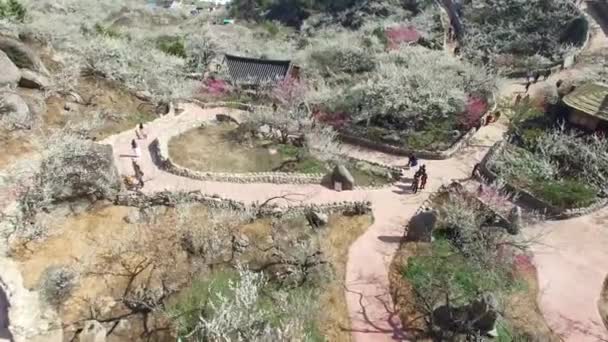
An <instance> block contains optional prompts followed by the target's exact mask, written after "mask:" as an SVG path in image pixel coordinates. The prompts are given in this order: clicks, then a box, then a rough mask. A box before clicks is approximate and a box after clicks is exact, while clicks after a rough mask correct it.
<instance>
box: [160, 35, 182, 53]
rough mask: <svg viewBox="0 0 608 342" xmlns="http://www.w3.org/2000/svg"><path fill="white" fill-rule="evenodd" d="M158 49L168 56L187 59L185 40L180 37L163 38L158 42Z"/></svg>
mask: <svg viewBox="0 0 608 342" xmlns="http://www.w3.org/2000/svg"><path fill="white" fill-rule="evenodd" d="M156 46H157V47H158V49H159V50H160V51H162V52H164V53H166V54H168V55H171V56H175V57H180V58H186V57H187V55H186V47H185V46H184V40H183V39H182V38H180V37H169V36H161V37H159V38H158V39H157V40H156Z"/></svg>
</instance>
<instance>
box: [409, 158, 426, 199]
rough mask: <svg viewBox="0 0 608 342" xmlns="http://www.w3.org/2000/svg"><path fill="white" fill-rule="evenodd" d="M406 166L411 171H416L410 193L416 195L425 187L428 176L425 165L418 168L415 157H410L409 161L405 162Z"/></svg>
mask: <svg viewBox="0 0 608 342" xmlns="http://www.w3.org/2000/svg"><path fill="white" fill-rule="evenodd" d="M407 166H408V167H410V168H411V169H414V170H416V172H415V173H414V179H413V181H412V192H413V193H415V194H416V193H418V190H422V189H424V188H425V187H426V181H427V179H428V174H427V173H426V165H422V166H420V168H418V169H416V168H417V167H418V158H416V156H415V155H413V154H412V155H410V157H409V160H408V162H407Z"/></svg>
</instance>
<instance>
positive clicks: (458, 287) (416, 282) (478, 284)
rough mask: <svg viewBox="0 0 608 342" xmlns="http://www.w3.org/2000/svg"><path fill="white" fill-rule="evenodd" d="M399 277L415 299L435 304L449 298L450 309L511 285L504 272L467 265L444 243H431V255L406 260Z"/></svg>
mask: <svg viewBox="0 0 608 342" xmlns="http://www.w3.org/2000/svg"><path fill="white" fill-rule="evenodd" d="M402 274H403V276H404V277H406V278H407V279H408V280H409V282H410V283H411V284H412V286H413V287H414V289H415V291H416V293H417V295H419V296H423V297H424V298H426V299H428V302H436V301H437V300H441V299H444V298H445V295H446V293H447V294H449V296H450V300H451V301H452V305H463V304H468V303H469V302H470V301H472V300H474V299H477V298H478V297H479V296H480V295H482V294H484V293H497V292H501V291H505V290H508V289H510V288H512V287H513V286H514V285H515V284H514V282H513V280H511V279H510V278H509V276H508V274H507V273H506V272H501V271H499V270H489V269H484V268H482V267H479V265H478V264H476V263H471V262H468V261H467V259H466V258H465V257H464V256H462V255H461V254H459V253H458V251H457V250H456V249H455V248H454V247H453V246H452V245H451V243H450V242H449V241H447V240H444V239H437V240H435V241H434V242H433V246H432V251H431V255H429V256H416V257H411V258H410V259H409V260H408V264H407V266H406V268H405V269H404V270H402Z"/></svg>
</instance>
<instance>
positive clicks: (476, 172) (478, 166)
mask: <svg viewBox="0 0 608 342" xmlns="http://www.w3.org/2000/svg"><path fill="white" fill-rule="evenodd" d="M480 169H481V163H477V164H475V166H473V172H471V178H473V179H475V178H481V171H480Z"/></svg>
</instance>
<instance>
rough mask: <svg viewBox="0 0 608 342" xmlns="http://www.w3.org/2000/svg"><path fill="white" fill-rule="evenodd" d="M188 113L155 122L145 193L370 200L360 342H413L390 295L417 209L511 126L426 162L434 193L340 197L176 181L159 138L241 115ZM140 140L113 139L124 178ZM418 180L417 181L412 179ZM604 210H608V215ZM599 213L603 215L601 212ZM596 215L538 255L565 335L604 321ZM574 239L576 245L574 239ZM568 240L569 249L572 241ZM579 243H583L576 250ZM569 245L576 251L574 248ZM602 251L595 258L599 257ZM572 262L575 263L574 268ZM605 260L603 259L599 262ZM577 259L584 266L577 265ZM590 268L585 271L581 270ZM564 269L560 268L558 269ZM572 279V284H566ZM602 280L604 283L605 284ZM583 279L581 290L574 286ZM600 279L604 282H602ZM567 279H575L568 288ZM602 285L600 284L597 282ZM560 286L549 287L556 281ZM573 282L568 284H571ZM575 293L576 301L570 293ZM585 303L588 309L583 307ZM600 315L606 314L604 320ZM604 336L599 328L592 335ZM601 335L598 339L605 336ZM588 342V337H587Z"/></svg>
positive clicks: (352, 150)
mask: <svg viewBox="0 0 608 342" xmlns="http://www.w3.org/2000/svg"><path fill="white" fill-rule="evenodd" d="M604 41H605V36H604V39H598V38H597V37H594V40H593V41H592V43H591V45H592V46H591V47H590V48H591V49H593V48H595V47H598V46H603V45H602V44H604ZM572 72H575V71H568V70H567V71H564V72H562V73H559V74H555V75H553V76H551V78H549V80H547V81H545V82H539V83H538V84H534V85H532V87H531V89H530V93H531V94H532V96H533V95H534V94H537V93H538V92H540V91H541V90H542V88H543V87H544V86H546V85H547V84H554V83H555V81H556V80H557V79H559V78H565V77H567V76H568V75H570V74H571V73H572ZM523 84H524V82H523V81H513V80H508V81H504V82H503V83H502V84H501V85H500V91H499V94H500V95H502V96H514V95H515V94H517V93H523V90H524V87H523ZM184 109H185V111H184V112H183V113H182V114H180V115H178V116H174V115H173V114H169V115H167V116H165V117H163V118H161V119H157V120H155V121H153V122H151V123H149V124H148V126H147V130H148V139H147V140H146V141H145V142H143V141H140V144H141V145H142V151H143V152H144V153H143V155H142V157H141V158H140V160H139V163H140V165H141V166H142V169H143V171H144V173H145V177H144V179H145V181H146V184H145V187H144V189H143V191H144V192H145V193H154V192H157V191H162V190H201V191H202V192H204V193H207V194H218V195H220V196H222V197H225V198H231V199H235V200H240V201H244V202H247V203H251V202H255V201H264V200H266V199H267V198H269V197H272V196H278V195H286V194H299V195H305V196H304V197H305V199H304V200H303V201H304V202H308V203H319V204H321V203H328V202H335V201H354V200H369V201H371V203H372V206H373V210H374V218H375V221H374V224H373V225H372V226H371V227H370V228H369V229H368V230H367V231H366V233H365V234H363V235H362V236H361V237H360V238H359V239H358V240H357V241H356V242H355V243H353V245H352V246H351V247H350V250H349V260H348V263H347V274H346V279H345V291H346V300H347V304H348V307H349V311H350V316H351V327H350V328H351V329H352V335H353V338H354V340H355V341H359V342H361V341H374V342H376V341H394V340H407V336H404V334H403V333H402V331H401V329H400V323H399V319H398V317H397V316H396V315H395V313H394V312H393V305H392V301H391V297H390V294H389V291H388V288H389V284H388V274H387V272H388V265H389V264H390V262H391V260H392V258H393V255H394V253H395V251H396V249H397V247H398V244H399V241H400V239H401V237H402V236H403V232H404V225H405V224H406V222H407V220H408V219H409V218H410V217H411V215H413V214H414V212H415V211H416V209H417V208H418V207H419V206H420V205H421V204H422V203H423V202H424V200H425V199H426V198H428V196H429V194H430V193H432V192H433V191H436V190H437V188H439V186H441V185H442V184H445V183H448V182H450V181H451V180H453V179H463V178H467V177H468V176H469V174H470V172H471V169H472V167H473V165H474V164H475V163H477V162H479V161H480V160H481V159H482V158H483V156H484V155H485V153H486V152H487V150H488V149H489V147H491V146H492V144H494V143H495V142H496V141H498V140H500V139H501V138H502V135H503V133H504V132H505V126H504V125H503V124H501V123H497V124H494V125H492V126H487V127H483V128H482V129H481V130H480V131H479V132H477V134H476V136H475V138H474V139H473V141H472V142H471V143H470V144H469V145H468V146H466V147H465V148H464V149H463V150H462V151H460V152H459V153H457V154H456V155H455V156H454V157H453V158H450V159H448V160H442V161H423V163H424V164H426V165H427V170H428V172H429V182H428V188H427V189H426V190H425V191H423V192H421V193H418V194H416V195H414V194H411V193H410V191H409V185H410V184H409V182H408V180H407V177H406V179H405V180H404V181H403V182H399V183H397V184H394V185H392V186H389V187H386V188H382V189H378V190H356V191H345V192H335V191H333V190H329V189H327V188H324V187H322V186H320V185H289V184H235V183H225V182H206V181H197V180H192V179H188V178H184V177H179V176H175V175H173V174H170V173H167V172H165V171H162V170H160V169H159V168H158V167H157V166H156V165H155V164H154V163H153V161H152V159H151V157H150V154H149V152H148V150H147V147H148V144H149V143H150V142H151V141H152V139H154V138H156V137H161V138H163V139H164V140H166V141H168V140H169V138H170V137H172V136H175V135H177V134H179V133H181V132H184V131H186V130H188V129H191V128H194V127H196V126H198V125H200V123H201V122H204V121H209V120H212V119H214V118H215V115H216V114H219V113H224V114H230V115H233V116H235V117H238V116H239V115H240V114H239V112H238V111H235V110H232V109H227V108H216V109H201V108H199V107H197V106H195V105H190V104H188V105H185V107H184ZM134 137H135V134H134V132H133V131H130V132H123V133H121V134H118V135H115V136H112V137H110V138H108V139H106V140H105V141H104V142H105V143H109V144H112V145H113V146H114V153H115V159H116V162H117V165H118V168H119V171H120V173H121V174H124V175H130V174H132V167H131V158H130V157H129V155H130V154H131V149H130V141H131V139H133V138H134ZM343 149H344V152H345V153H347V154H349V155H351V156H354V157H358V158H361V159H366V160H371V161H376V162H381V163H384V164H389V165H397V166H400V165H403V164H405V159H404V158H402V157H395V156H391V155H386V154H382V153H379V152H375V151H369V150H365V149H360V148H356V147H353V146H344V148H343ZM406 176H411V175H406ZM604 212H605V211H604ZM598 215H599V214H598ZM594 217H596V216H595V215H591V216H588V217H585V218H581V219H579V220H580V222H579V221H575V222H576V223H575V224H572V223H568V222H570V221H561V222H547V223H545V225H547V227H549V228H550V229H551V230H554V231H553V234H549V235H545V236H544V237H543V239H544V240H543V241H542V242H544V243H545V244H546V245H548V246H551V245H554V246H562V247H559V248H554V249H553V252H555V251H556V250H558V249H559V250H560V252H561V253H562V254H555V253H553V254H552V252H551V251H549V252H546V251H541V250H535V252H536V253H537V258H536V262H537V264H538V267H539V273H540V278H541V283H542V284H544V285H547V286H548V287H547V288H549V289H552V290H549V291H548V292H543V294H542V295H541V299H540V302H541V307H542V310H543V313H544V314H545V315H546V317H548V319H549V323H550V325H551V326H552V327H553V328H554V329H556V330H558V331H560V329H559V327H560V326H562V323H561V321H559V319H558V317H561V316H564V317H567V318H568V319H576V318H579V319H581V321H582V322H583V324H588V322H590V323H589V324H591V325H592V326H595V322H596V321H597V317H595V316H598V315H597V309H596V308H595V309H594V308H592V306H595V303H596V301H597V298H598V296H599V288H597V289H596V285H597V284H601V280H603V274H602V275H601V277H600V273H602V272H605V271H606V270H608V267H606V266H608V265H606V264H607V263H608V258H607V257H606V256H607V255H606V254H603V253H602V252H601V251H602V249H603V250H606V248H605V246H606V243H607V242H608V238H607V237H606V236H604V235H602V234H604V233H603V232H605V231H608V229H603V230H601V224H600V223H598V222H596V221H595V220H594ZM579 224H580V225H584V227H586V228H584V229H583V230H584V231H585V232H586V233H582V232H581V233H580V234H578V232H577V234H570V235H568V234H567V233H568V231H567V230H566V229H567V227H570V229H571V228H572V226H576V227H577V228H578V226H579ZM600 230H601V231H602V232H600ZM566 237H568V238H569V239H570V240H568V238H566ZM566 242H567V243H566ZM577 242H580V243H581V244H580V245H579V244H577ZM564 246H570V249H567V248H565V247H564ZM582 248H584V249H585V250H589V253H586V254H582V253H577V251H579V250H580V249H582ZM594 253H595V254H594ZM571 256H578V257H577V258H575V259H574V260H575V261H572V260H570V257H571ZM565 259H568V260H569V261H570V262H567V261H568V260H565ZM600 259H601V260H600ZM576 260H578V262H576ZM581 265H587V266H586V268H582V267H579V266H581ZM556 267H560V268H561V269H567V270H568V272H563V274H562V275H560V273H559V272H555V268H556ZM558 269H559V268H558ZM586 276H590V277H591V278H590V279H591V280H592V283H593V284H592V285H591V286H589V288H585V287H584V286H583V285H582V284H585V282H583V280H585V281H586V280H587V278H586ZM566 278H568V279H566ZM600 278H601V279H600ZM575 279H576V280H578V281H579V283H580V284H573V283H572V282H573V281H575ZM598 279H599V280H598ZM566 280H570V282H567V281H566ZM596 280H597V281H596ZM554 281H555V282H559V284H558V285H555V286H550V284H551V283H552V282H554ZM564 284H567V285H564ZM568 291H570V292H571V294H570V295H564V293H568ZM568 296H570V297H572V298H578V299H580V302H579V303H580V304H581V305H579V306H577V305H575V304H574V302H570V301H566V300H565V299H566V298H570V297H568ZM583 300H584V303H583ZM598 317H599V316H598ZM592 330H593V331H594V332H595V333H598V331H599V329H595V328H593V329H592ZM574 336H575V338H574V339H570V337H567V339H569V340H572V341H581V339H576V338H579V337H580V336H581V335H574ZM598 336H599V335H598ZM581 338H582V337H581Z"/></svg>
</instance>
